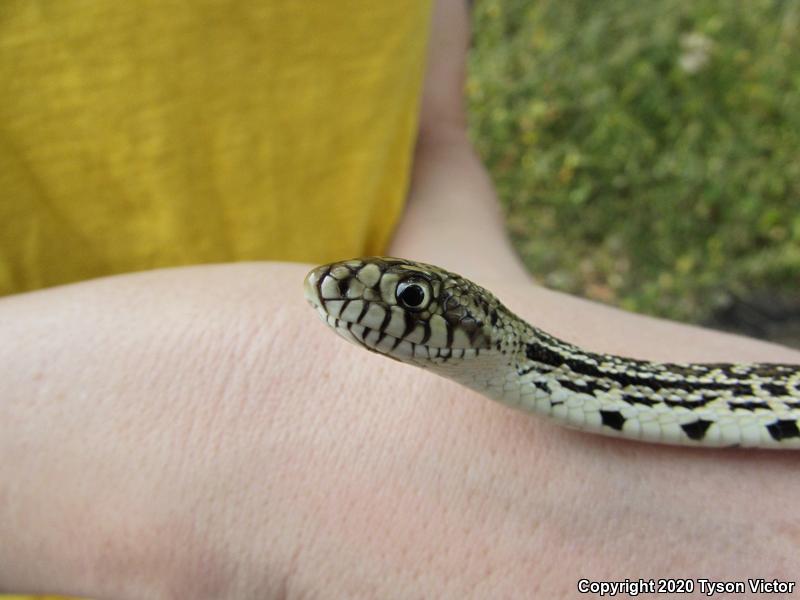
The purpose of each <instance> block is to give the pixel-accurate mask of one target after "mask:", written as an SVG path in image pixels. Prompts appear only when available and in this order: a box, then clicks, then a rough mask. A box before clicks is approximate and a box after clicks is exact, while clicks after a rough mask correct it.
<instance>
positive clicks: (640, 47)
mask: <svg viewBox="0 0 800 600" xmlns="http://www.w3.org/2000/svg"><path fill="white" fill-rule="evenodd" d="M468 94H469V99H470V108H471V129H472V133H473V138H474V140H475V142H476V144H477V146H478V148H479V151H480V152H481V154H482V156H483V158H484V160H485V162H486V163H487V165H488V166H489V168H490V170H491V172H492V175H493V177H494V180H495V183H496V185H497V188H498V191H499V194H500V196H501V199H502V202H503V205H504V207H505V210H506V214H507V217H508V224H509V228H510V231H511V233H512V236H513V238H514V240H515V243H516V245H517V248H518V250H519V252H520V254H521V255H522V257H523V259H524V260H525V262H526V264H527V265H528V267H529V268H530V269H531V271H532V272H533V273H534V274H535V275H536V276H537V277H538V278H539V279H540V280H541V281H542V282H544V283H545V284H546V285H548V286H550V287H554V288H557V289H562V290H565V291H568V292H572V293H578V294H582V295H585V296H588V297H591V298H595V299H599V300H602V301H605V302H610V303H613V304H617V305H620V306H623V307H625V308H628V309H630V310H636V311H640V312H647V313H651V314H657V315H662V316H667V317H671V318H675V319H682V320H690V321H698V320H701V319H703V318H704V317H705V316H707V314H708V313H709V311H711V310H712V309H713V308H714V307H715V306H716V305H717V304H719V303H720V302H721V301H722V300H724V298H725V296H726V294H727V293H729V292H736V293H742V292H743V291H745V290H749V289H765V288H766V289H773V290H776V291H780V290H794V291H796V290H797V289H798V287H800V2H798V1H790V0H784V1H778V0H748V1H747V2H739V1H736V0H728V1H722V0H694V1H692V2H689V1H683V0H660V1H659V2H641V0H606V1H604V2H596V1H594V0H570V1H569V2H564V1H563V0H536V1H533V2H532V1H530V0H479V1H478V2H477V3H476V5H475V9H474V40H473V51H472V54H471V71H470V76H469V80H468Z"/></svg>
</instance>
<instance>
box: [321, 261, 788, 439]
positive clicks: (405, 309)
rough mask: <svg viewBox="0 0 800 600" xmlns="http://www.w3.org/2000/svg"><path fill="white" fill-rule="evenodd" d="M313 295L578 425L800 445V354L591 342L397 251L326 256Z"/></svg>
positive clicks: (392, 353)
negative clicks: (623, 350)
mask: <svg viewBox="0 0 800 600" xmlns="http://www.w3.org/2000/svg"><path fill="white" fill-rule="evenodd" d="M305 295H306V299H307V300H308V302H309V303H310V304H311V305H312V306H313V307H314V308H315V309H316V310H317V312H318V313H319V316H320V317H321V318H322V320H323V321H324V322H325V323H327V324H328V325H329V326H330V327H331V328H333V329H334V330H335V331H336V333H338V334H339V335H340V336H342V337H343V338H345V339H347V340H349V341H351V342H353V343H355V344H358V345H360V346H363V347H364V348H366V349H367V350H370V351H372V352H377V353H379V354H383V355H386V356H388V357H390V358H394V359H396V360H399V361H402V362H404V363H408V364H412V365H416V366H419V367H422V368H424V369H427V370H430V371H434V372H436V373H438V374H440V375H442V376H444V377H447V378H450V379H452V380H455V381H457V382H459V383H461V384H463V385H465V386H467V387H469V388H471V389H473V390H476V391H477V392H480V393H481V394H484V395H485V396H488V397H490V398H492V399H494V400H498V401H500V402H502V403H504V404H507V405H510V406H513V407H516V408H519V409H522V410H525V411H529V412H533V413H537V414H541V415H545V416H547V417H550V418H552V419H554V420H555V421H557V422H559V423H561V424H563V425H565V426H567V427H571V428H575V429H579V430H582V431H589V432H594V433H600V434H604V435H610V436H617V437H623V438H628V439H633V440H639V441H644V442H654V443H663V444H680V445H689V446H699V447H720V446H722V447H725V446H742V447H759V448H787V449H788V448H800V428H799V425H800V423H799V420H800V366H798V365H783V364H767V363H761V364H728V363H721V364H695V363H685V364H678V363H659V362H650V361H644V360H636V359H632V358H624V357H621V356H614V355H609V354H599V353H595V352H589V351H587V350H584V349H582V348H580V347H578V346H576V345H574V344H570V343H568V342H565V341H562V340H560V339H558V338H556V337H554V336H552V335H549V334H547V333H545V332H544V331H542V330H540V329H538V328H536V327H533V326H532V325H530V324H529V323H527V322H526V321H524V320H523V319H521V318H519V317H517V316H516V315H515V314H514V313H512V312H511V311H510V310H508V309H507V308H506V307H505V306H503V304H502V303H501V302H500V301H499V300H497V298H495V297H494V295H492V294H491V293H490V292H488V291H487V290H485V289H483V288H481V287H480V286H478V285H476V284H474V283H472V282H471V281H469V280H467V279H465V278H463V277H460V276H459V275H456V274H454V273H450V272H448V271H445V270H444V269H441V268H439V267H435V266H432V265H426V264H421V263H417V262H412V261H407V260H401V259H396V258H361V259H355V260H349V261H344V262H338V263H333V264H329V265H324V266H321V267H318V268H316V269H314V270H313V271H311V272H310V273H309V274H308V276H307V277H306V281H305Z"/></svg>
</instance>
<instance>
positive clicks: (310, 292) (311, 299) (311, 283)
mask: <svg viewBox="0 0 800 600" xmlns="http://www.w3.org/2000/svg"><path fill="white" fill-rule="evenodd" d="M326 272H327V269H326V268H325V267H317V268H316V269H312V270H311V271H310V272H309V273H308V275H306V278H305V281H303V295H304V296H305V298H306V301H307V302H308V303H309V304H310V305H311V306H313V307H314V308H318V307H319V306H320V304H321V302H320V296H319V286H320V280H321V279H322V278H323V277H324V276H325V273H326Z"/></svg>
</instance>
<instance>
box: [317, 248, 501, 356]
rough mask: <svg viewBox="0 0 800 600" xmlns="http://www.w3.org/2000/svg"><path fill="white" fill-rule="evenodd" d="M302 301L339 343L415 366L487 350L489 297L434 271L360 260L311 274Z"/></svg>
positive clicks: (495, 305) (493, 305)
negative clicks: (342, 340)
mask: <svg viewBox="0 0 800 600" xmlns="http://www.w3.org/2000/svg"><path fill="white" fill-rule="evenodd" d="M304 288H305V296H306V300H308V302H309V304H311V306H312V307H313V308H315V309H316V310H317V312H318V313H319V316H320V317H321V319H322V320H323V321H324V322H325V323H326V324H327V325H328V326H330V327H331V328H333V329H334V330H335V331H336V333H338V334H339V335H340V336H341V337H343V338H345V339H347V340H349V341H351V342H353V343H356V344H358V345H360V346H363V347H365V348H367V349H368V350H371V351H373V352H377V353H380V354H383V355H386V356H389V357H390V358H395V359H397V360H400V361H402V362H411V363H415V364H418V365H421V366H429V365H431V364H442V363H445V362H448V361H450V362H453V361H461V360H466V359H469V358H471V357H475V356H477V355H478V354H479V353H480V352H481V351H484V350H489V349H491V347H492V344H493V340H492V331H493V327H492V325H494V321H495V320H496V319H497V312H496V311H497V310H498V309H502V305H500V303H499V302H498V301H497V300H496V299H495V298H494V296H492V295H491V294H490V293H489V292H487V291H486V290H484V289H483V288H480V287H479V286H477V285H475V284H474V283H472V282H470V281H469V280H467V279H464V278H463V277H460V276H459V275H455V274H453V273H450V272H448V271H444V270H442V269H440V268H438V267H434V266H430V265H424V264H420V263H416V262H411V261H405V260H401V259H397V258H378V257H373V258H360V259H354V260H348V261H343V262H337V263H331V264H328V265H323V266H321V267H317V268H316V269H314V270H312V271H311V272H310V273H309V274H308V275H307V276H306V280H305V284H304Z"/></svg>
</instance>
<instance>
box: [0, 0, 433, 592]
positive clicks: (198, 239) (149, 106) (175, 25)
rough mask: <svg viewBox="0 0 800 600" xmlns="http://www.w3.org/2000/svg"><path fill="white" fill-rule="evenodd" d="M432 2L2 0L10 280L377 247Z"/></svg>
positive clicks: (3, 231)
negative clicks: (42, 0) (40, 0)
mask: <svg viewBox="0 0 800 600" xmlns="http://www.w3.org/2000/svg"><path fill="white" fill-rule="evenodd" d="M429 9H430V7H429V0H417V1H411V2H372V1H367V0H339V1H337V2H330V1H325V0H303V1H298V0H263V1H254V2H238V3H234V2H225V1H223V0H191V1H189V0H184V1H179V0H168V1H164V0H126V1H124V2H119V1H109V2H103V1H101V2H98V1H97V0H59V1H52V2H37V1H32V0H4V2H3V5H2V8H0V295H2V294H9V293H14V292H23V291H26V290H33V289H37V288H42V287H46V286H51V285H57V284H62V283H68V282H73V281H79V280H83V279H88V278H91V277H99V276H103V275H109V274H114V273H122V272H127V271H134V270H141V269H152V268H157V267H163V266H170V265H181V264H191V263H202V262H225V261H236V260H258V259H275V260H302V261H308V262H323V261H330V260H335V259H341V258H347V257H351V256H356V255H362V254H379V253H381V252H382V251H384V250H385V248H386V246H387V244H388V242H389V239H390V236H391V233H392V229H393V227H394V226H395V224H396V222H397V220H398V218H399V215H400V212H401V210H402V206H403V200H404V196H405V193H406V187H407V183H408V175H409V167H410V160H411V153H412V150H413V144H414V139H415V134H416V126H417V112H418V103H419V96H420V88H421V82H422V75H423V69H424V62H425V60H424V59H425V47H426V40H427V35H428V20H429ZM0 543H1V542H0ZM6 598H11V597H6ZM15 598H21V597H15Z"/></svg>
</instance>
